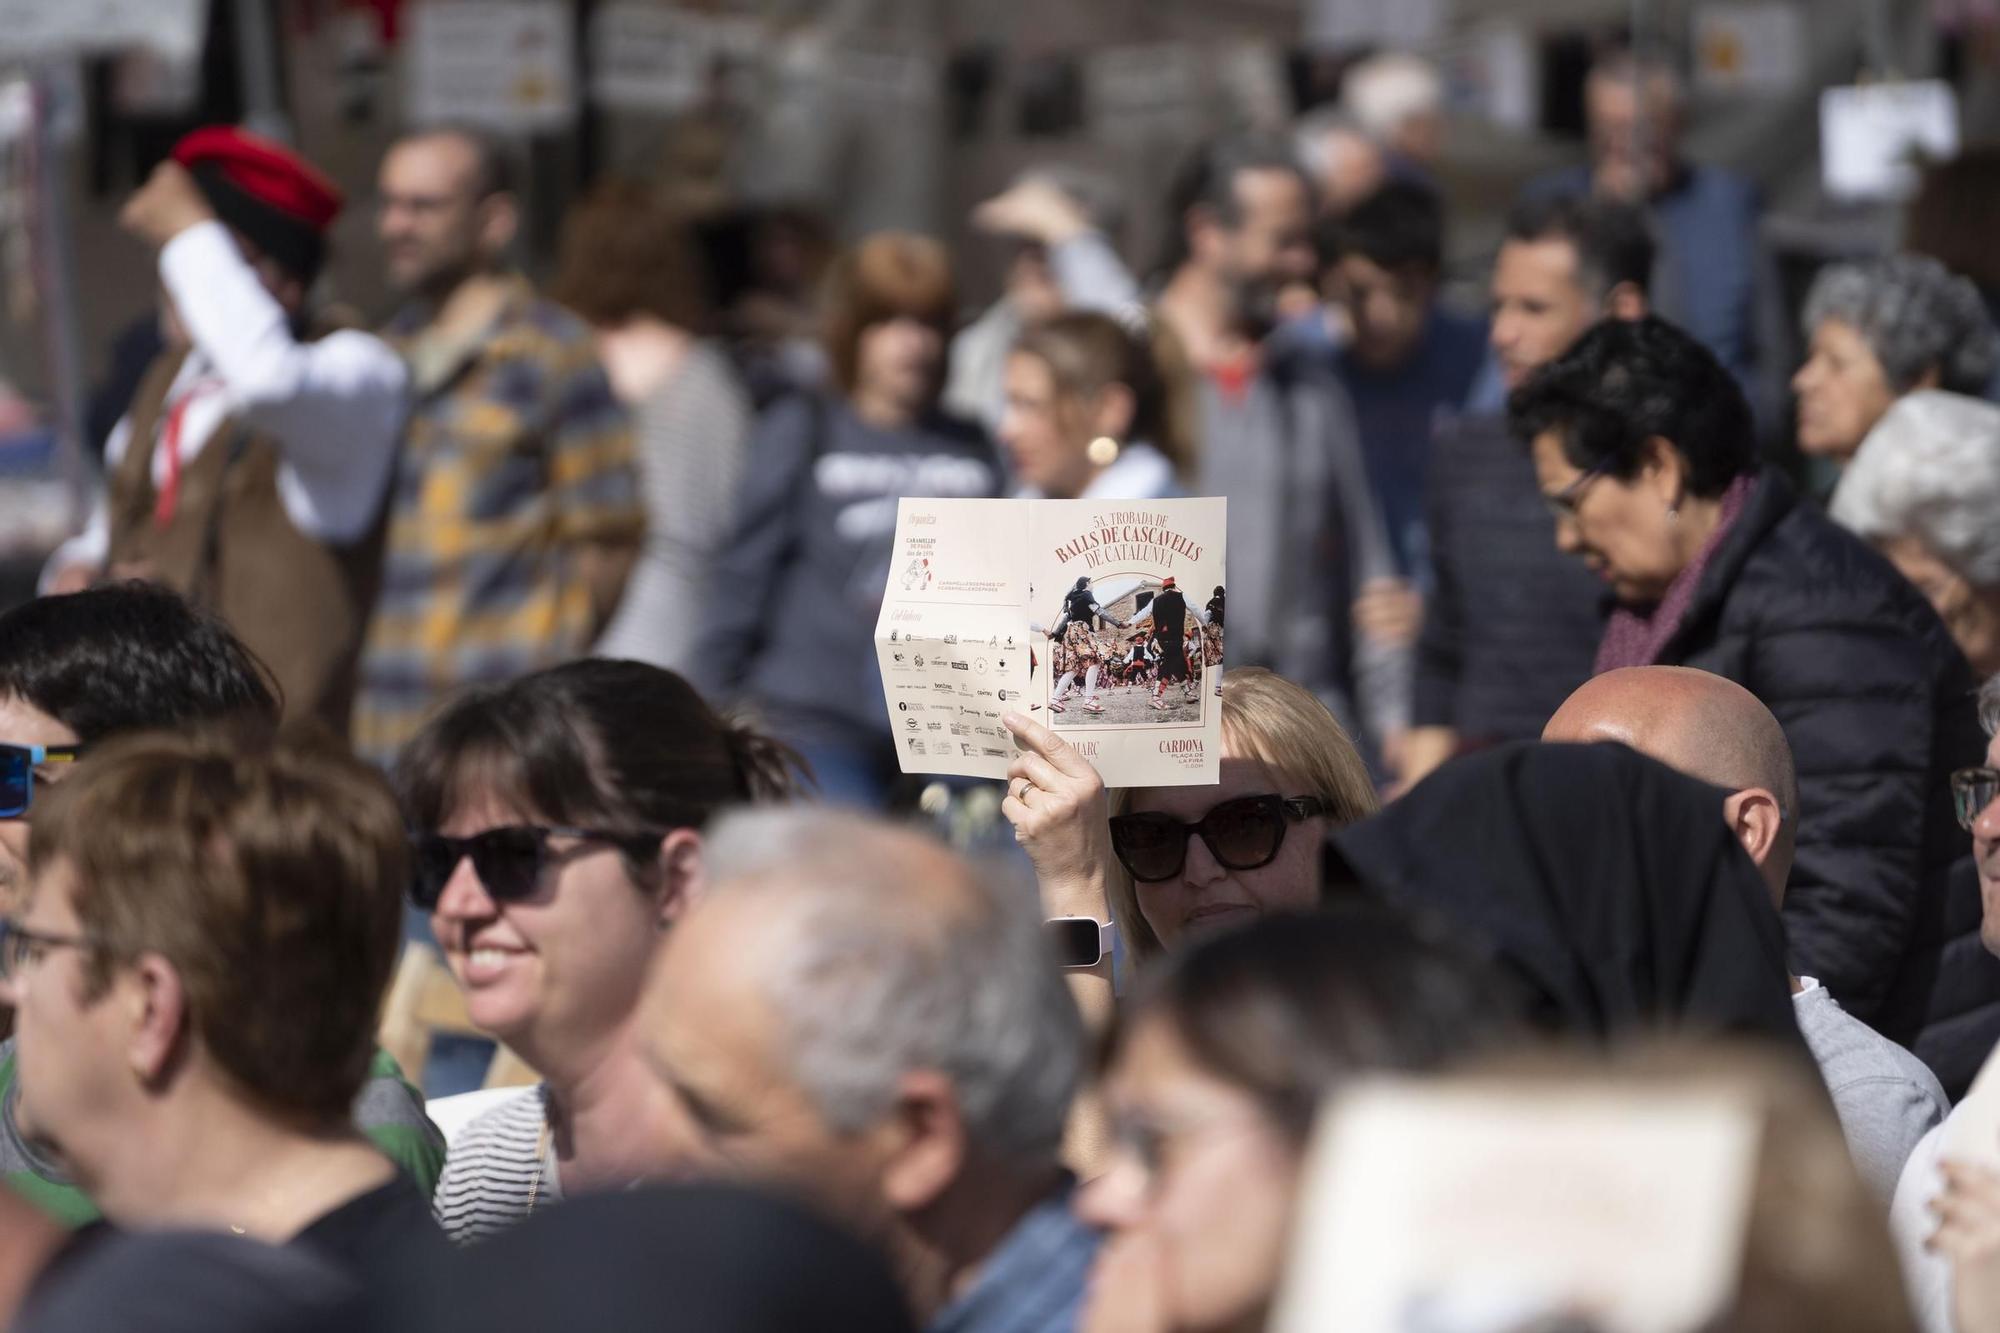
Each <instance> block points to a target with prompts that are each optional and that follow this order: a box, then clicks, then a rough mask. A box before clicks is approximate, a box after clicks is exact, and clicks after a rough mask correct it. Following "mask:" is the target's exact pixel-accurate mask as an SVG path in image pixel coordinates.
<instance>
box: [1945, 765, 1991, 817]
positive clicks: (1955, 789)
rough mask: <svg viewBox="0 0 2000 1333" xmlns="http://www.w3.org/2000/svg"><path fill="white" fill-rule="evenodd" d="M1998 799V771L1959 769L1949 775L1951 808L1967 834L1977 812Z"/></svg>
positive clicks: (1977, 814) (1977, 815)
mask: <svg viewBox="0 0 2000 1333" xmlns="http://www.w3.org/2000/svg"><path fill="white" fill-rule="evenodd" d="M1996 799H2000V769H1992V768H1961V769H1959V770H1958V771H1957V772H1956V773H1953V774H1952V775H1951V808H1952V809H1953V810H1954V811H1956V812H1957V814H1958V823H1959V826H1960V827H1961V828H1963V829H1964V830H1965V831H1966V832H1967V833H1970V832H1972V821H1973V820H1975V819H1977V818H1979V812H1980V811H1981V810H1984V809H1985V808H1986V807H1987V806H1989V805H1991V804H1993V802H1994V801H1995V800H1996Z"/></svg>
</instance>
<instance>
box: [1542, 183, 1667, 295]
mask: <svg viewBox="0 0 2000 1333" xmlns="http://www.w3.org/2000/svg"><path fill="white" fill-rule="evenodd" d="M1506 236H1507V239H1508V240H1510V241H1524V242H1530V243H1532V242H1535V241H1567V242H1569V244H1570V248H1571V249H1573V250H1575V251H1576V279H1577V282H1578V283H1579V284H1580V285H1581V286H1582V287H1583V289H1584V290H1585V291H1587V292H1589V293H1590V294H1591V295H1592V296H1594V297H1596V298H1597V299H1598V300H1599V301H1602V300H1604V299H1605V298H1606V297H1608V296H1610V295H1611V293H1612V290H1613V289H1614V288H1617V287H1620V286H1623V285H1624V284H1626V283H1630V284H1632V286H1634V287H1636V288H1638V289H1639V291H1640V292H1642V293H1643V292H1645V291H1646V290H1647V288H1648V287H1649V286H1650V285H1651V283H1652V281H1653V253H1654V245H1653V234H1652V231H1651V229H1650V228H1648V226H1647V225H1646V215H1645V214H1644V213H1642V212H1640V211H1639V210H1638V209H1636V208H1634V207H1632V206H1631V205H1630V204H1621V203H1618V202H1616V201H1614V200H1609V199H1592V198H1586V197H1583V196H1580V195H1563V194H1558V195H1544V196H1539V197H1534V198H1529V199H1524V200H1522V201H1521V202H1520V203H1518V204H1516V205H1515V206H1514V207H1513V208H1512V209H1511V210H1510V211H1509V212H1508V214H1507V231H1506Z"/></svg>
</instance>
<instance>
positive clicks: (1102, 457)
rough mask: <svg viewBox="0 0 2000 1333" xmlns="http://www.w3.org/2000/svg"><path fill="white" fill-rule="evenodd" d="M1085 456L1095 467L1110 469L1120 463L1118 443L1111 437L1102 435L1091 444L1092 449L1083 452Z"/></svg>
mask: <svg viewBox="0 0 2000 1333" xmlns="http://www.w3.org/2000/svg"><path fill="white" fill-rule="evenodd" d="M1083 456H1084V457H1085V458H1088V459H1089V460H1090V461H1091V464H1092V465H1093V466H1095V467H1110V466H1111V465H1112V464H1113V463H1115V462H1117V461H1118V441H1116V440H1114V439H1112V438H1111V437H1110V436H1109V435H1100V436H1098V437H1097V438H1096V439H1094V440H1092V441H1091V442H1090V447H1089V448H1087V449H1085V450H1084V451H1083Z"/></svg>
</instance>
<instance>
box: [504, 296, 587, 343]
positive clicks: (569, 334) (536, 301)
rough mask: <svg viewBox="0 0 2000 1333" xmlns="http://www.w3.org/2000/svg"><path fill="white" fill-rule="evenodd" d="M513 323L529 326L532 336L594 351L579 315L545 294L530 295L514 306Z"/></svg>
mask: <svg viewBox="0 0 2000 1333" xmlns="http://www.w3.org/2000/svg"><path fill="white" fill-rule="evenodd" d="M514 320H515V322H516V323H517V324H519V325H521V326H523V327H525V328H528V329H532V330H533V331H534V332H535V334H536V336H538V337H541V338H545V339H547V340H548V341H550V342H552V343H556V344H558V345H560V346H564V347H576V346H582V347H588V348H590V349H591V351H592V353H593V354H595V352H596V339H595V338H594V337H593V336H592V334H591V331H590V325H588V324H586V323H584V322H583V316H581V315H579V314H577V313H576V312H575V311H574V310H571V309H570V308H569V307H568V306H564V305H558V304H557V303H556V302H554V301H551V300H549V298H548V297H546V296H531V297H529V298H528V299H527V300H525V301H523V302H521V303H520V304H519V305H518V306H517V307H515V316H514Z"/></svg>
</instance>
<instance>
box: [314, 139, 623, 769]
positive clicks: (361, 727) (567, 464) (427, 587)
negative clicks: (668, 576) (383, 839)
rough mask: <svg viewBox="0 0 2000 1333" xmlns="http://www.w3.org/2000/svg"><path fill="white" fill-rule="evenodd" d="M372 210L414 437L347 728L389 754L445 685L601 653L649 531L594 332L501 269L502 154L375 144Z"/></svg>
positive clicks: (505, 228) (508, 228)
mask: <svg viewBox="0 0 2000 1333" xmlns="http://www.w3.org/2000/svg"><path fill="white" fill-rule="evenodd" d="M380 192H381V216H380V218H379V221H378V227H379V234H380V237H381V241H382V247H383V252H384V258H385V260H386V263H387V267H388V273H389V278H390V280H391V283H392V284H393V285H394V286H395V288H396V289H397V290H398V291H399V292H401V293H403V294H404V295H405V297H406V298H407V304H406V305H405V306H404V308H403V309H402V310H401V311H400V312H399V313H398V314H397V315H396V316H395V318H394V319H392V320H391V321H390V324H389V326H388V328H387V329H386V330H385V332H386V334H387V335H388V336H389V337H390V338H391V340H392V341H394V342H396V343H397V345H398V346H399V347H400V348H401V350H402V351H403V353H404V355H405V356H406V357H407V358H408V359H409V362H410V366H411V376H412V382H413V391H414V399H415V401H414V405H413V407H412V409H411V412H410V417H409V427H408V437H407V441H406V443H405V446H404V451H403V456H402V459H401V461H400V463H399V465H398V468H397V472H396V476H395V480H394V488H393V491H392V493H391V496H390V501H389V506H390V507H389V534H388V553H387V557H386V564H385V569H384V573H383V580H382V596H381V601H380V602H379V604H378V605H377V608H376V613H375V619H374V622H373V624H372V626H371V627H370V630H369V635H368V644H367V649H366V652H365V655H364V657H363V660H362V666H361V693H360V697H359V699H358V701H357V703H356V706H355V716H354V741H355V746H356V748H357V749H358V750H359V751H360V752H361V753H362V754H364V755H366V756H368V757H369V758H371V759H374V760H376V761H378V762H383V763H386V762H388V761H389V760H390V759H392V758H393V757H394V755H395V753H396V751H397V749H398V748H399V747H401V745H402V744H403V742H404V741H406V740H407V739H409V737H410V736H411V735H412V734H413V733H414V732H415V731H416V729H417V727H418V725H419V723H420V722H421V721H422V720H423V717H424V715H425V713H426V712H427V711H428V710H429V709H430V708H431V706H432V705H433V704H435V703H436V702H437V701H438V700H439V698H441V697H442V696H444V695H445V694H447V693H449V692H451V691H452V690H455V689H457V688H458V687H460V686H464V685H470V684H476V683H481V682H488V681H501V680H506V679H509V678H511V677H514V676H517V675H519V674H521V673H522V672H525V671H531V670H534V669H536V668H538V667H542V666H547V665H549V664H551V663H555V662H559V661H562V660H565V659H567V658H572V657H576V656H579V655H581V654H583V653H586V652H588V651H589V650H590V646H591V643H592V641H593V640H594V639H595V638H596V635H597V632H598V630H599V629H601V628H602V626H603V625H604V622H605V621H606V620H607V619H608V618H609V615H610V613H611V611H612V610H613V609H614V608H615V607H616V605H617V600H618V594H619V591H620V590H621V589H622V587H623V585H624V580H625V575H626V573H627V572H628V571H629V570H630V568H631V564H632V560H633V558H634V556H635V554H636V552H637V550H638V545H639V540H640V538H641V536H642V535H643V532H644V527H645V511H644V509H643V508H642V506H641V503H640V500H639V495H638V485H637V478H636V474H635V471H634V464H633V453H632V440H631V434H630V427H629V423H628V421H627V419H626V416H625V413H624V411H623V409H622V408H621V407H620V406H619V405H618V402H617V400H616V399H615V398H614V397H613V396H612V392H611V387H610V384H609V383H608V382H607V381H606V379H605V375H604V372H603V369H602V368H601V367H600V365H599V364H598V360H597V353H596V349H595V346H594V344H593V343H592V341H591V338H590V334H589V331H588V330H587V328H586V327H585V326H584V325H583V323H582V322H581V321H580V320H578V319H577V318H576V317H575V316H573V315H571V314H569V313H568V312H567V311H565V310H562V309H561V308H560V307H557V306H555V305H552V304H550V303H549V302H546V301H543V300H541V299H539V298H537V297H536V295H535V293H534V291H533V289H532V288H531V287H530V286H529V285H528V283H527V281H526V279H524V278H522V277H521V276H520V275H519V274H517V273H515V272H513V271H511V270H510V269H508V268H507V267H506V266H505V263H504V258H503V257H504V255H505V253H506V251H507V247H508V245H509V244H510V243H511V242H512V240H513V237H514V231H515V227H516V221H517V214H516V206H515V201H514V197H513V195H512V193H511V192H510V190H509V189H508V186H507V181H506V178H505V166H504V160H503V159H502V158H501V156H500V154H499V152H498V150H497V149H495V148H494V147H493V146H492V145H490V144H488V143H485V142H483V141H481V140H480V139H479V138H478V137H477V136H476V135H473V134H471V133H468V132H465V131H462V130H455V129H454V130H437V131H430V132H423V133H418V134H414V135H411V136H409V137H407V138H405V139H403V140H401V141H400V142H398V143H397V144H396V145H394V146H393V147H392V148H391V149H390V150H389V153H388V155H387V156H386V157H385V158H384V159H383V162H382V171H381V181H380Z"/></svg>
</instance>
